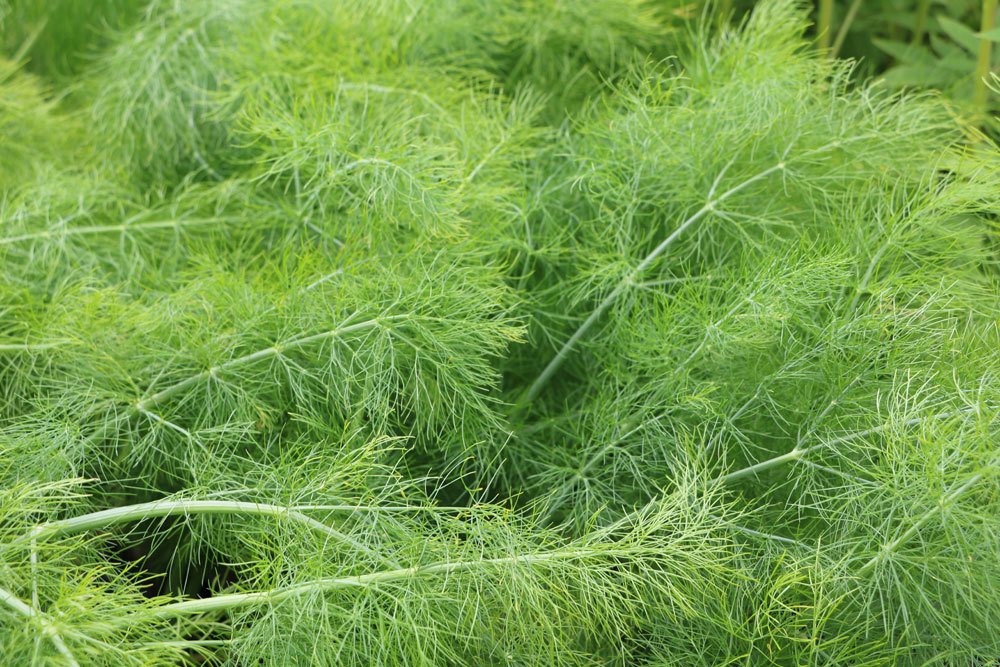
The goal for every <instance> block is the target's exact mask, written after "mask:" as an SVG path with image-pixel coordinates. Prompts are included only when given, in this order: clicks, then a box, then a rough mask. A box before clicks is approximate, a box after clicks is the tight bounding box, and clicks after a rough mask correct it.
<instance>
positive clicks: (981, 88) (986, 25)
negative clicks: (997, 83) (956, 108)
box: [973, 0, 997, 113]
mask: <svg viewBox="0 0 1000 667" xmlns="http://www.w3.org/2000/svg"><path fill="white" fill-rule="evenodd" d="M996 18H997V0H983V22H982V29H981V30H982V32H984V33H985V32H989V31H990V30H993V27H994V26H995V25H996ZM992 57H993V42H991V41H990V40H989V39H988V38H986V37H981V38H980V40H979V58H978V59H977V61H976V80H975V86H976V87H975V93H974V94H973V102H974V103H975V105H976V110H977V111H979V112H981V113H985V112H986V102H987V99H988V97H987V96H988V95H989V88H987V87H986V77H987V76H989V73H990V65H991V64H992V62H991V61H992Z"/></svg>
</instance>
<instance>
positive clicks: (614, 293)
mask: <svg viewBox="0 0 1000 667" xmlns="http://www.w3.org/2000/svg"><path fill="white" fill-rule="evenodd" d="M727 168H728V165H727ZM784 169H785V162H784V161H782V162H779V163H777V164H775V165H773V166H771V167H769V168H767V169H765V170H764V171H761V172H759V173H758V174H756V175H754V176H751V177H750V178H748V179H747V180H745V181H743V182H742V183H740V184H739V185H736V186H734V187H732V188H730V189H729V190H726V191H725V192H723V193H722V194H721V195H719V196H717V197H713V195H714V190H715V186H716V185H718V183H719V181H720V180H721V179H722V176H723V175H724V174H725V169H723V171H722V172H721V173H720V174H719V176H718V177H717V178H716V181H715V184H714V185H713V186H712V192H710V193H709V197H708V201H707V202H706V203H705V205H704V206H702V207H701V208H699V209H698V210H697V211H695V212H694V213H693V214H692V215H691V216H689V217H688V218H687V219H686V220H684V222H682V223H681V224H680V225H678V226H677V228H676V229H674V231H672V232H671V233H670V234H669V235H668V236H667V237H666V238H665V239H663V240H662V241H661V242H660V244H659V245H657V246H656V247H655V248H653V250H652V252H650V253H649V254H648V255H646V257H644V258H643V260H642V261H641V262H639V264H638V265H636V267H635V268H634V269H632V270H631V271H629V273H628V274H627V275H626V276H625V277H624V278H623V279H622V280H621V281H620V282H619V283H618V284H617V285H616V286H615V288H614V289H612V290H611V292H610V293H609V294H608V295H607V296H606V297H604V300H603V301H601V302H600V303H599V304H598V305H597V308H595V309H594V310H593V311H592V312H591V313H590V315H589V316H588V317H587V319H585V320H584V321H583V324H581V325H580V326H579V328H577V330H576V331H575V332H573V335H572V336H570V337H569V340H567V341H566V342H565V343H564V344H563V346H562V347H561V348H560V349H559V351H558V352H556V355H555V356H554V357H553V358H552V360H551V361H550V362H549V363H548V365H547V366H546V367H545V368H544V369H543V370H542V372H541V374H539V376H538V377H537V378H536V379H535V381H534V382H532V383H531V386H529V387H528V389H527V390H526V391H525V392H524V394H523V395H522V397H521V399H520V400H519V401H518V402H517V405H516V411H518V412H519V411H521V410H523V409H524V408H525V407H527V405H528V404H530V403H531V402H532V401H534V400H535V399H536V398H537V397H538V394H539V393H540V392H541V391H542V389H543V388H544V387H545V385H546V384H548V381H549V380H550V379H551V378H552V376H553V375H554V374H555V372H556V371H557V370H559V367H560V366H562V365H563V362H564V361H566V358H567V357H568V356H569V354H570V352H571V351H572V350H573V348H574V347H575V346H576V344H577V343H578V342H579V341H580V339H581V338H583V337H584V336H586V335H587V332H588V331H590V329H591V328H592V327H593V326H594V324H596V323H597V321H598V320H599V319H600V318H601V316H602V315H603V314H604V313H605V311H607V309H608V308H610V307H611V305H612V304H613V303H614V302H615V301H617V300H618V297H619V296H620V295H621V294H622V292H624V291H625V290H627V289H628V288H629V287H631V286H632V285H633V284H634V283H635V282H636V279H637V278H639V277H640V276H641V275H642V274H643V273H644V272H645V271H646V269H648V268H649V267H650V265H651V264H652V263H653V262H655V261H656V260H657V259H658V258H659V257H660V255H662V254H663V253H664V252H665V251H666V249H667V248H669V247H670V246H671V245H672V244H673V243H674V241H676V240H677V239H678V237H680V236H681V234H683V233H684V232H685V231H686V230H687V229H688V228H689V227H691V226H692V225H693V224H694V223H696V222H698V221H699V220H701V218H703V217H704V216H705V215H706V214H708V213H710V212H712V211H713V210H715V207H716V205H718V204H719V203H721V202H723V201H725V200H726V199H728V198H730V197H732V196H733V195H735V194H737V193H738V192H740V191H742V190H744V189H746V188H748V187H750V186H751V185H753V184H754V183H756V182H757V181H760V180H763V179H765V178H767V177H768V176H770V175H771V174H773V173H775V172H778V171H783V170H784Z"/></svg>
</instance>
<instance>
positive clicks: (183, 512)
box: [15, 500, 396, 565]
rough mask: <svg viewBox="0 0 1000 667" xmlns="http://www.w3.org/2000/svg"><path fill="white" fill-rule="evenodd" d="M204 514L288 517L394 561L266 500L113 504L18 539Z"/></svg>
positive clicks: (36, 538)
mask: <svg viewBox="0 0 1000 667" xmlns="http://www.w3.org/2000/svg"><path fill="white" fill-rule="evenodd" d="M199 514H201V515H204V514H244V515H256V516H266V517H273V518H279V519H289V520H291V521H295V522H297V523H300V524H302V525H303V526H306V527H307V528H310V529H312V530H314V531H316V532H317V533H320V534H323V535H326V536H329V537H332V538H334V539H336V540H337V541H338V542H342V543H344V544H347V545H350V546H351V547H353V548H355V549H357V550H358V551H361V552H363V553H366V554H368V555H369V556H373V557H376V558H378V559H379V560H382V561H384V562H388V563H389V564H391V565H396V563H395V562H393V561H390V560H388V559H385V558H384V557H382V556H380V555H379V554H377V553H376V552H375V551H373V550H372V549H371V548H370V547H368V546H366V545H364V544H362V543H360V542H358V541H357V540H356V539H354V538H353V537H351V536H350V535H347V534H345V533H342V532H341V531H339V530H337V529H336V528H333V527H331V526H328V525H326V524H325V523H323V522H321V521H317V520H316V519H313V518H312V517H309V516H306V515H305V514H303V513H302V512H301V511H298V510H296V509H293V508H289V507H282V506H280V505H270V504H267V503H250V502H240V501H232V500H167V501H164V500H154V501H152V502H148V503H139V504H136V505H126V506H124V507H114V508H111V509H107V510H101V511H99V512H91V513H90V514H83V515H81V516H77V517H73V518H70V519H62V520H59V521H51V522H49V523H45V524H42V525H40V526H37V527H35V528H33V529H32V530H31V532H30V533H28V534H27V535H26V536H25V537H22V538H21V540H17V541H16V542H15V544H16V543H17V542H20V541H22V540H25V539H28V540H31V541H32V542H34V541H35V540H42V539H48V538H52V537H60V536H64V535H72V534H74V533H82V532H87V531H89V530H99V529H103V528H107V527H109V526H114V525H117V524H121V523H130V522H133V521H144V520H147V519H155V518H163V517H172V516H192V515H199Z"/></svg>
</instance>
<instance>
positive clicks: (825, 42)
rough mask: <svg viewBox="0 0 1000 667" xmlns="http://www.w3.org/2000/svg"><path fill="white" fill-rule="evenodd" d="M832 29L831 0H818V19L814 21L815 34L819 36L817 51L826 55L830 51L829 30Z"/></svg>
mask: <svg viewBox="0 0 1000 667" xmlns="http://www.w3.org/2000/svg"><path fill="white" fill-rule="evenodd" d="M832 30H833V0H819V19H818V20H817V22H816V35H817V36H818V37H819V43H818V46H819V52H820V53H821V54H823V55H826V54H827V53H829V51H830V39H831V35H830V33H831V31H832Z"/></svg>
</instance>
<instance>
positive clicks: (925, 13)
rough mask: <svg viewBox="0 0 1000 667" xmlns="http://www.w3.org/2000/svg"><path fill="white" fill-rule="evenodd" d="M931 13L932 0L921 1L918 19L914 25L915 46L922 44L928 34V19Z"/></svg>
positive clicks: (918, 8)
mask: <svg viewBox="0 0 1000 667" xmlns="http://www.w3.org/2000/svg"><path fill="white" fill-rule="evenodd" d="M930 13H931V0H920V3H919V4H918V5H917V18H916V20H915V21H914V24H913V44H920V43H921V42H923V41H924V35H926V34H927V19H928V17H930Z"/></svg>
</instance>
